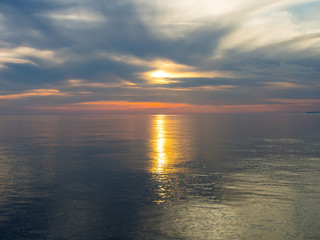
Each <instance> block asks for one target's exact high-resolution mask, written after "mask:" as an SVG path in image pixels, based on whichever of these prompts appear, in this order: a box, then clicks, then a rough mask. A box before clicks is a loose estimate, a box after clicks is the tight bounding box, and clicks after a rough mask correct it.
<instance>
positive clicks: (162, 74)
mask: <svg viewBox="0 0 320 240" xmlns="http://www.w3.org/2000/svg"><path fill="white" fill-rule="evenodd" d="M151 77H153V78H169V77H172V76H171V74H169V73H166V72H165V71H162V70H158V71H155V72H152V73H151Z"/></svg>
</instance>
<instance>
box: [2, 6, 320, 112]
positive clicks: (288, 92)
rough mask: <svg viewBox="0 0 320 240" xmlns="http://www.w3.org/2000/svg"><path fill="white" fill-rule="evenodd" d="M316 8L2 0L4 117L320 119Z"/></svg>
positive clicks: (319, 45)
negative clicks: (270, 115)
mask: <svg viewBox="0 0 320 240" xmlns="http://www.w3.org/2000/svg"><path fill="white" fill-rule="evenodd" d="M319 12H320V1H319V0H317V1H314V0H313V1H311V0H260V1H256V0H224V1H221V0H175V1H172V0H152V1H151V0H91V1H87V0H27V1H26V0H1V2H0V114H51V113H54V114H56V113H59V114H60V113H89V114H91V113H94V114H96V113H128V112H129V113H158V114H170V113H171V114H176V113H238V112H306V111H315V110H318V111H319V110H320V15H319Z"/></svg>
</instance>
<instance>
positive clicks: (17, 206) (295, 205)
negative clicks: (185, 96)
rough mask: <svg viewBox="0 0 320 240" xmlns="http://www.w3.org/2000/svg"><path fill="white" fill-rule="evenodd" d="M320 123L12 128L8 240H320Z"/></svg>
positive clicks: (1, 190) (169, 118) (22, 120)
mask: <svg viewBox="0 0 320 240" xmlns="http://www.w3.org/2000/svg"><path fill="white" fill-rule="evenodd" d="M319 124H320V115H303V114H302V115H280V114H279V115H201V116H200V115H199V116H195V115H176V116H175V115H109V116H2V117H0V239H5V240H6V239H14V240H19V239H39V240H40V239H41V240H46V239H61V240H63V239H85V240H88V239H90V240H95V239H139V240H140V239H186V240H187V239H188V240H189V239H190V240H191V239H197V240H198V239H320V217H319V216H320V186H319V179H320V128H319Z"/></svg>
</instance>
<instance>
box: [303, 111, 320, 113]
mask: <svg viewBox="0 0 320 240" xmlns="http://www.w3.org/2000/svg"><path fill="white" fill-rule="evenodd" d="M306 113H320V111H311V112H306Z"/></svg>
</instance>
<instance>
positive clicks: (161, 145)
mask: <svg viewBox="0 0 320 240" xmlns="http://www.w3.org/2000/svg"><path fill="white" fill-rule="evenodd" d="M155 130H156V131H155V149H156V163H155V166H154V169H153V172H157V173H162V172H163V171H164V168H165V166H166V165H167V163H168V159H167V154H166V150H165V144H166V141H167V140H166V135H165V134H166V132H165V116H164V115H157V116H156V124H155Z"/></svg>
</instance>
